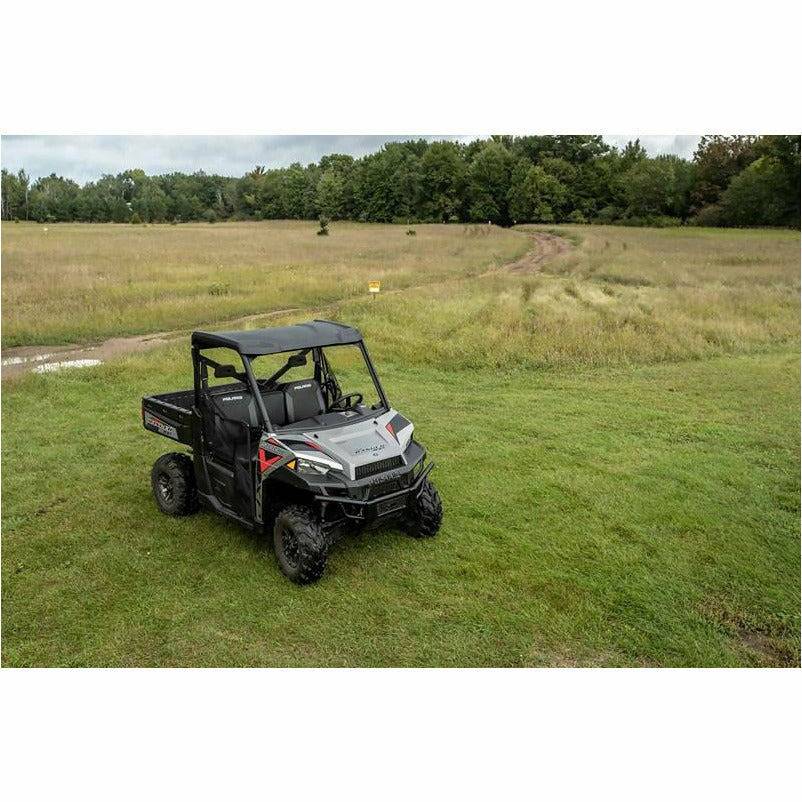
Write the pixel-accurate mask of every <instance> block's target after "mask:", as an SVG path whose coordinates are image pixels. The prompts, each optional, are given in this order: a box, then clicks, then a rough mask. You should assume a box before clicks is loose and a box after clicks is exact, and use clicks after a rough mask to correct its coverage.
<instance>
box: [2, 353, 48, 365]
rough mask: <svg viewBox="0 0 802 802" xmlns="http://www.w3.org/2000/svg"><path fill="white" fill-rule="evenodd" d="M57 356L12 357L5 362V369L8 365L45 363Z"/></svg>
mask: <svg viewBox="0 0 802 802" xmlns="http://www.w3.org/2000/svg"><path fill="white" fill-rule="evenodd" d="M52 356H55V354H37V355H36V356H10V357H7V358H6V359H4V360H3V367H4V368H5V367H7V366H8V365H24V364H25V363H26V362H45V361H46V360H48V359H50V358H51V357H52Z"/></svg>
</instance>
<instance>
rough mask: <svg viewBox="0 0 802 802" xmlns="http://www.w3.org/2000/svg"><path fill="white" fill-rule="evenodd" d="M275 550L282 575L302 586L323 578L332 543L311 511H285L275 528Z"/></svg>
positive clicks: (291, 507) (285, 509) (302, 508)
mask: <svg viewBox="0 0 802 802" xmlns="http://www.w3.org/2000/svg"><path fill="white" fill-rule="evenodd" d="M273 549H274V551H275V552H276V559H277V560H278V565H279V568H281V571H282V573H283V574H284V575H285V576H286V577H287V578H288V579H291V580H292V581H293V582H296V583H297V584H299V585H308V584H310V583H312V582H316V581H317V580H318V579H320V577H321V576H323V571H324V570H325V568H326V560H327V558H328V556H329V549H328V542H327V540H326V536H325V535H324V534H323V530H322V529H321V528H320V524H319V523H318V520H317V517H316V516H315V514H314V512H313V511H312V510H311V509H310V508H309V507H303V506H300V505H293V506H290V507H284V509H282V510H280V511H279V513H278V515H276V521H275V524H274V525H273Z"/></svg>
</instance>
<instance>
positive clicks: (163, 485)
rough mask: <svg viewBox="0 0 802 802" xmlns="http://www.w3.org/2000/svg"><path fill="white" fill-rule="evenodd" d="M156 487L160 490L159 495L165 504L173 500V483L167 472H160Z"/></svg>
mask: <svg viewBox="0 0 802 802" xmlns="http://www.w3.org/2000/svg"><path fill="white" fill-rule="evenodd" d="M156 488H157V490H158V491H159V497H160V498H161V500H162V501H163V502H164V503H165V504H169V503H170V502H171V501H172V500H173V483H172V482H171V481H170V477H169V476H167V474H164V473H163V474H160V476H159V478H158V479H157V480H156Z"/></svg>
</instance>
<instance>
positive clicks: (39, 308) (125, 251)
mask: <svg viewBox="0 0 802 802" xmlns="http://www.w3.org/2000/svg"><path fill="white" fill-rule="evenodd" d="M316 229H317V225H316V224H314V223H306V222H297V221H295V222H265V223H225V224H219V225H203V224H196V225H183V226H171V225H148V226H132V225H103V226H89V225H80V224H76V225H72V224H60V225H52V224H51V225H47V226H41V225H36V224H23V223H20V224H10V225H8V224H6V225H4V226H3V346H4V347H9V346H14V345H37V344H44V345H55V344H61V343H83V342H91V341H94V340H99V339H104V338H106V337H114V336H119V335H121V334H140V333H147V332H154V331H166V330H172V329H178V328H187V327H192V326H196V325H198V324H199V323H201V322H203V323H206V324H211V323H214V322H216V321H225V320H231V319H232V318H235V317H238V316H242V315H249V314H253V313H259V312H264V311H266V310H270V309H289V308H294V307H298V306H310V305H311V306H314V305H318V304H324V303H327V302H330V301H334V300H337V299H340V298H346V297H349V296H353V295H364V294H365V291H366V287H367V283H368V281H370V280H371V279H379V280H381V281H382V284H383V287H384V288H385V289H388V290H389V289H398V288H402V287H408V286H410V285H411V284H423V283H425V282H430V281H438V280H441V279H443V278H446V277H452V276H461V275H471V274H473V273H476V272H481V271H482V270H484V269H487V268H488V267H491V266H493V265H497V264H502V263H504V262H506V261H509V260H510V259H513V258H515V257H516V256H519V255H520V254H522V253H523V252H524V251H525V250H526V240H525V239H524V238H522V237H520V236H516V234H515V233H514V232H511V231H504V230H501V229H498V228H493V227H490V226H453V227H447V226H415V231H416V236H414V237H412V236H407V234H406V231H407V229H406V227H402V226H382V225H372V226H360V225H356V224H353V223H335V224H332V226H331V229H330V230H331V234H330V236H328V237H318V236H315V231H316Z"/></svg>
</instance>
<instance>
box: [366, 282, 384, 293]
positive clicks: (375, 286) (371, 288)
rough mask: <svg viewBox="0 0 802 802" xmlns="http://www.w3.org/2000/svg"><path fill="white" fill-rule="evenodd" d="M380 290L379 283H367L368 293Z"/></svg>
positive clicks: (380, 284) (380, 285)
mask: <svg viewBox="0 0 802 802" xmlns="http://www.w3.org/2000/svg"><path fill="white" fill-rule="evenodd" d="M381 288H382V283H381V281H369V282H368V292H379V290H381Z"/></svg>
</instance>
